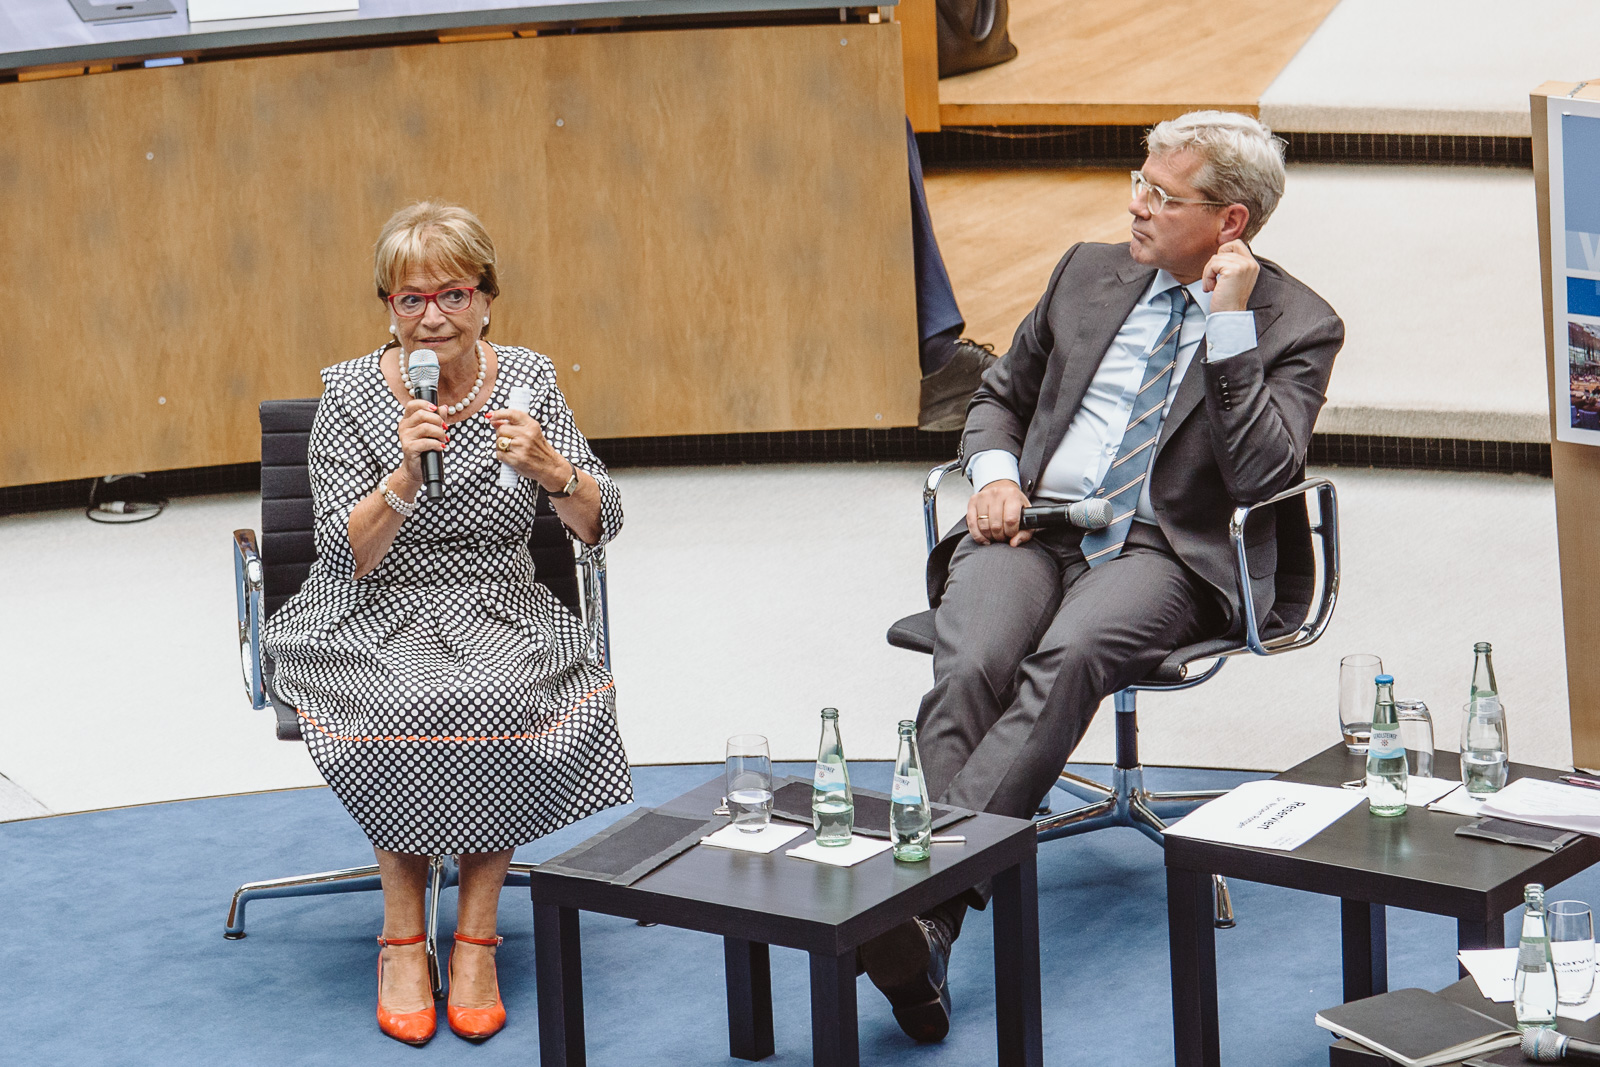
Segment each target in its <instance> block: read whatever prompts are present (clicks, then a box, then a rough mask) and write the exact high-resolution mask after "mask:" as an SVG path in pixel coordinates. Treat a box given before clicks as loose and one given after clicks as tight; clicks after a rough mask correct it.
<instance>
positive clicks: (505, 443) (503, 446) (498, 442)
mask: <svg viewBox="0 0 1600 1067" xmlns="http://www.w3.org/2000/svg"><path fill="white" fill-rule="evenodd" d="M494 447H495V448H498V449H499V450H500V451H502V452H509V451H511V438H509V437H496V438H495V439H494Z"/></svg>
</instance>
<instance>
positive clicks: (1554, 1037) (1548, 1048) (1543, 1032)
mask: <svg viewBox="0 0 1600 1067" xmlns="http://www.w3.org/2000/svg"><path fill="white" fill-rule="evenodd" d="M1522 1058H1523V1059H1526V1060H1532V1061H1533V1062H1534V1063H1600V1045H1597V1044H1595V1043H1594V1042H1593V1041H1579V1040H1578V1039H1577V1038H1573V1037H1568V1036H1567V1035H1566V1034H1558V1033H1556V1032H1555V1031H1554V1030H1547V1029H1545V1028H1543V1027H1541V1028H1539V1029H1536V1030H1524V1031H1523V1033H1522Z"/></svg>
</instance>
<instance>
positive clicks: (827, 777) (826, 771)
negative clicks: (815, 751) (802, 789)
mask: <svg viewBox="0 0 1600 1067" xmlns="http://www.w3.org/2000/svg"><path fill="white" fill-rule="evenodd" d="M811 784H812V785H814V786H815V787H816V788H818V789H843V788H844V764H842V763H819V764H817V773H816V776H815V777H814V778H812V779H811Z"/></svg>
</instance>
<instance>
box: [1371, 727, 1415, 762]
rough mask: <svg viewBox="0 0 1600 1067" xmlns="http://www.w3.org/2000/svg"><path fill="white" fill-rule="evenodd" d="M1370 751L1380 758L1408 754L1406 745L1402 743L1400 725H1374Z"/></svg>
mask: <svg viewBox="0 0 1600 1067" xmlns="http://www.w3.org/2000/svg"><path fill="white" fill-rule="evenodd" d="M1368 751H1369V752H1371V753H1372V754H1373V755H1374V756H1377V757H1378V758H1379V759H1391V758H1393V757H1395V756H1404V755H1405V754H1406V746H1405V745H1402V744H1401V743H1400V728H1399V727H1398V726H1392V727H1385V726H1374V727H1373V728H1372V740H1371V742H1370V743H1369V745H1368Z"/></svg>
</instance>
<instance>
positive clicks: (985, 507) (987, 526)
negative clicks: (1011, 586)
mask: <svg viewBox="0 0 1600 1067" xmlns="http://www.w3.org/2000/svg"><path fill="white" fill-rule="evenodd" d="M1027 506H1028V498H1027V497H1026V496H1024V495H1023V493H1022V486H1020V485H1018V484H1017V483H1016V482H1013V481H1011V480H1009V479H1002V480H1000V481H997V482H990V483H989V484H988V485H986V486H984V487H983V488H982V489H980V490H978V491H977V492H976V493H973V494H972V496H971V498H970V499H969V500H968V501H967V530H968V531H969V532H971V534H972V539H973V540H974V541H976V542H978V544H980V545H987V544H993V543H994V542H996V541H1005V542H1007V543H1009V544H1010V545H1011V547H1012V548H1016V547H1017V546H1018V545H1023V544H1027V543H1028V542H1029V541H1031V540H1032V539H1033V531H1032V530H1024V529H1023V528H1022V509H1023V508H1025V507H1027Z"/></svg>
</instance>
